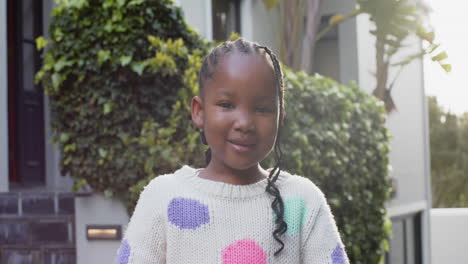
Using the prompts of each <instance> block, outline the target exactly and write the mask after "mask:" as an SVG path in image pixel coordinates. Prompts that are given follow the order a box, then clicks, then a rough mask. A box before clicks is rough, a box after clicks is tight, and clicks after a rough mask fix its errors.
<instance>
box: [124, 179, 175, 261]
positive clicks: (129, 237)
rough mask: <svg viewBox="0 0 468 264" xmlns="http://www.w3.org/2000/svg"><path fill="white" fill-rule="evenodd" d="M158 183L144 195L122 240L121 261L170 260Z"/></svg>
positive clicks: (148, 187) (143, 192) (146, 189)
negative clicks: (156, 188)
mask: <svg viewBox="0 0 468 264" xmlns="http://www.w3.org/2000/svg"><path fill="white" fill-rule="evenodd" d="M154 185H155V184H154V182H152V183H150V184H149V185H148V186H146V187H145V189H144V190H143V191H142V193H141V194H140V198H139V200H138V203H137V205H136V207H135V211H134V212H133V215H132V217H131V218H130V222H129V224H128V226H127V229H126V231H125V235H124V238H123V239H122V242H121V245H120V248H119V251H118V256H117V260H116V262H115V263H117V264H149V263H158V264H162V263H166V260H165V259H166V254H165V252H166V243H165V237H166V236H165V228H164V226H165V225H164V217H163V215H164V214H163V213H162V210H160V208H158V207H160V206H159V205H160V202H161V201H158V197H155V188H154V187H155V186H154Z"/></svg>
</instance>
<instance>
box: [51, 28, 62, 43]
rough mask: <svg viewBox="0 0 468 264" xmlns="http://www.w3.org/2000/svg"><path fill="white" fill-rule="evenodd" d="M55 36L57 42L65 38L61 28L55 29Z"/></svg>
mask: <svg viewBox="0 0 468 264" xmlns="http://www.w3.org/2000/svg"><path fill="white" fill-rule="evenodd" d="M53 36H54V38H55V41H57V42H60V41H61V40H62V38H63V33H62V30H61V29H60V28H59V27H57V28H55V30H54V35H53Z"/></svg>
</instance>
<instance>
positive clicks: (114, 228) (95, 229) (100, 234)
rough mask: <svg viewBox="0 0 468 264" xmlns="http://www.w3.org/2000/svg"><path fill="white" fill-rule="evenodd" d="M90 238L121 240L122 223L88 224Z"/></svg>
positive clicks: (87, 229) (87, 232) (87, 231)
mask: <svg viewBox="0 0 468 264" xmlns="http://www.w3.org/2000/svg"><path fill="white" fill-rule="evenodd" d="M86 239H88V240H120V239H122V228H121V226H120V225H86Z"/></svg>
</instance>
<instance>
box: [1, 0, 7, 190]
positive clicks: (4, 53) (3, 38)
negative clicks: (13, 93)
mask: <svg viewBox="0 0 468 264" xmlns="http://www.w3.org/2000/svg"><path fill="white" fill-rule="evenodd" d="M6 7H7V4H6V0H0V192H8V179H9V171H8V86H7V85H8V79H7V77H8V76H7V27H6V24H7V16H6V14H7V12H6Z"/></svg>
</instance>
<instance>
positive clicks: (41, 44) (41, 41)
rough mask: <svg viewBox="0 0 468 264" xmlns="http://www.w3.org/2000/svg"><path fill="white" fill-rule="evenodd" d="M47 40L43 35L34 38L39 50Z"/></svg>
mask: <svg viewBox="0 0 468 264" xmlns="http://www.w3.org/2000/svg"><path fill="white" fill-rule="evenodd" d="M47 42H48V40H46V39H44V37H43V36H40V37H37V38H36V49H37V50H38V51H39V50H41V49H43V48H44V47H45V46H46V45H47Z"/></svg>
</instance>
